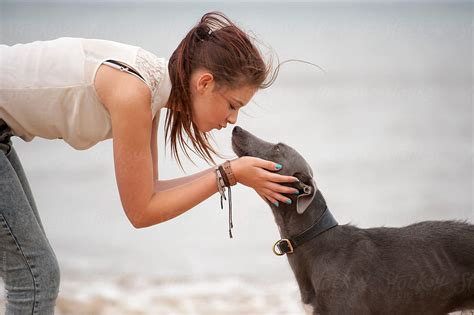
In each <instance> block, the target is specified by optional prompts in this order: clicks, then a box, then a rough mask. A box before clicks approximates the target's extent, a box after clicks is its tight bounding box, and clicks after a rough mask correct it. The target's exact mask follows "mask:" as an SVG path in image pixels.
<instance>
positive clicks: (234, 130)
mask: <svg viewBox="0 0 474 315" xmlns="http://www.w3.org/2000/svg"><path fill="white" fill-rule="evenodd" d="M241 131H242V128H240V127H239V126H235V127H234V129H232V134H233V135H234V134H236V133H238V132H241Z"/></svg>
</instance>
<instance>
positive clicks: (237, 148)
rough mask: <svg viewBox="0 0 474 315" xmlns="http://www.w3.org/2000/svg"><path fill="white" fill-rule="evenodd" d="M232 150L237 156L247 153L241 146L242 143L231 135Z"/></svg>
mask: <svg viewBox="0 0 474 315" xmlns="http://www.w3.org/2000/svg"><path fill="white" fill-rule="evenodd" d="M232 150H233V151H234V153H235V154H237V156H238V157H241V156H244V155H248V154H247V151H246V150H245V149H244V148H243V145H242V144H240V143H239V141H238V140H237V139H235V138H234V137H232Z"/></svg>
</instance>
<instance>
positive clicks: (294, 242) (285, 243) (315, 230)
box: [273, 207, 338, 256]
mask: <svg viewBox="0 0 474 315" xmlns="http://www.w3.org/2000/svg"><path fill="white" fill-rule="evenodd" d="M336 225H338V223H337V221H336V219H334V217H333V216H332V213H331V212H330V211H329V209H328V208H327V207H326V209H325V210H324V212H323V214H322V215H321V216H320V217H319V219H318V220H316V222H315V223H314V224H313V225H312V226H310V227H309V228H308V229H306V230H305V231H303V232H302V233H300V234H298V235H296V236H294V237H290V238H284V239H281V240H279V241H278V242H276V243H275V245H273V252H274V253H275V255H278V256H282V255H284V254H291V253H293V251H294V250H295V249H296V248H297V247H298V246H300V245H301V244H303V243H305V242H307V241H309V240H310V239H313V238H315V237H316V236H318V235H319V234H321V233H324V232H326V231H327V230H329V229H331V228H333V227H335V226H336ZM277 247H278V250H279V251H277V250H276V248H277Z"/></svg>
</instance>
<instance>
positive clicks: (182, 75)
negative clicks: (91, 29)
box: [0, 12, 296, 314]
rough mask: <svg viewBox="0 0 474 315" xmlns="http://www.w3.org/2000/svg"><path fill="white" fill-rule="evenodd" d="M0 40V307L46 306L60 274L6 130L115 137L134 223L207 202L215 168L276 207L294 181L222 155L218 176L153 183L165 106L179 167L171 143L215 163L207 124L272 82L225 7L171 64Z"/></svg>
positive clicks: (100, 50) (231, 113)
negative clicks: (0, 286)
mask: <svg viewBox="0 0 474 315" xmlns="http://www.w3.org/2000/svg"><path fill="white" fill-rule="evenodd" d="M0 47H1V48H0V58H1V62H0V253H1V255H2V256H1V257H0V259H1V262H2V265H1V267H2V268H0V276H2V277H3V279H4V282H5V288H6V291H7V305H6V309H7V314H13V313H15V314H17V313H18V314H31V313H34V314H52V313H54V305H55V301H56V298H57V295H58V290H59V282H60V271H59V266H58V262H57V259H56V256H55V254H54V251H53V249H52V248H51V246H50V244H49V241H48V238H47V236H46V234H45V231H44V229H43V226H42V223H41V219H40V216H39V213H38V210H37V208H36V205H35V201H34V198H33V195H32V193H31V190H30V187H29V184H28V181H27V178H26V176H25V173H24V170H23V168H22V165H21V163H20V160H19V158H18V156H17V153H16V151H15V149H14V147H13V146H12V142H11V139H10V138H11V137H12V136H18V137H20V138H22V139H23V140H25V141H31V140H32V139H33V138H34V137H35V136H39V137H43V138H46V139H63V140H64V141H65V142H66V143H68V144H69V145H71V146H72V147H73V148H75V149H78V150H84V149H87V148H90V147H91V146H93V145H95V144H96V143H97V142H99V141H102V140H105V139H110V138H112V139H113V154H114V167H115V175H116V181H117V186H118V189H119V194H120V200H121V202H122V206H123V210H124V211H125V213H126V215H127V217H128V219H129V220H130V222H131V224H132V225H133V226H134V227H136V228H143V227H148V226H152V225H155V224H158V223H161V222H164V221H166V220H169V219H172V218H174V217H176V216H178V215H180V214H182V213H183V212H185V211H187V210H189V209H191V208H193V207H194V206H196V205H197V204H199V203H201V202H202V201H203V200H205V199H207V198H209V197H210V196H212V195H213V194H215V193H216V192H218V190H219V184H216V183H219V174H220V175H223V176H224V177H225V178H226V181H225V183H226V186H230V185H233V184H235V183H236V182H238V183H241V184H243V185H246V186H248V187H251V188H253V189H255V191H256V192H257V193H258V194H259V195H260V196H261V197H262V198H264V200H269V201H270V202H273V203H276V204H277V203H278V202H288V200H289V199H288V198H287V197H285V196H283V194H286V193H294V189H293V188H290V187H287V186H284V185H282V183H285V182H293V181H295V180H296V178H295V177H292V176H282V175H279V174H276V173H275V172H274V171H277V170H279V169H280V168H281V167H282V166H281V165H278V164H276V163H274V162H272V161H266V160H261V159H258V158H253V157H241V158H237V159H234V160H232V161H230V163H227V162H226V167H225V171H223V172H222V173H221V172H218V169H217V167H212V168H209V169H207V170H204V171H202V172H200V173H196V174H194V175H191V176H186V177H182V178H177V179H172V180H159V177H158V163H157V156H158V155H157V128H158V122H159V117H160V110H161V109H162V108H164V107H166V108H167V109H168V111H167V116H166V121H165V130H166V133H165V138H166V139H168V137H169V139H170V143H171V149H172V152H173V155H174V156H175V158H176V160H177V162H178V163H179V165H181V162H180V159H179V155H178V150H177V147H178V145H179V146H180V147H181V148H182V149H183V151H184V153H185V154H186V156H188V158H189V155H188V153H187V149H191V150H194V151H195V152H196V153H197V154H198V155H199V156H201V157H202V158H203V159H205V160H206V161H207V162H210V163H212V164H215V163H214V160H213V158H212V155H213V154H215V155H219V154H218V153H217V152H216V151H215V150H214V148H213V147H212V146H211V145H210V144H209V142H208V132H209V131H211V130H213V129H218V130H220V129H221V128H225V127H227V124H228V123H230V124H235V123H236V121H237V116H238V113H239V110H240V109H241V108H242V107H244V106H245V105H246V104H247V103H248V102H249V101H250V99H251V98H252V97H253V95H254V94H255V92H256V91H257V90H258V89H260V88H265V87H267V86H269V85H270V84H271V82H272V81H273V80H270V82H267V83H265V80H266V79H267V76H268V74H269V67H267V66H266V65H265V63H264V61H263V59H262V57H261V55H260V53H259V51H258V50H257V49H256V47H255V46H254V44H253V43H252V42H251V40H250V39H249V37H248V35H247V34H245V33H244V32H243V31H242V30H240V29H239V28H238V27H237V26H236V25H235V24H233V23H232V22H231V21H230V20H229V19H227V18H226V17H225V16H224V15H223V14H222V13H219V12H210V13H207V14H205V15H204V16H203V17H202V18H201V20H200V22H199V23H197V25H195V26H194V27H193V28H192V29H191V30H190V31H189V33H188V34H187V35H186V37H185V38H184V39H183V40H182V41H181V43H180V44H179V46H178V47H177V49H176V50H175V51H174V52H173V54H172V56H171V58H170V59H169V61H167V60H165V59H163V58H158V57H157V56H155V55H154V54H152V53H150V52H148V51H146V50H144V49H142V48H140V47H136V46H131V45H126V44H122V43H117V42H112V41H106V40H97V39H84V38H58V39H56V40H50V41H36V42H33V43H28V44H18V45H14V46H11V47H9V46H5V45H2V46H0ZM273 79H274V77H273ZM183 134H185V135H186V136H187V137H188V138H189V139H190V140H191V143H192V146H193V148H191V147H190V146H189V145H188V144H187V142H185V140H184V138H183ZM219 156H220V155H219ZM216 169H217V170H216ZM221 170H223V168H221ZM218 173H219V174H218ZM231 179H232V180H231ZM290 202H291V201H290Z"/></svg>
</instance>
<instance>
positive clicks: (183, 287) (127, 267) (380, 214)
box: [0, 0, 474, 315]
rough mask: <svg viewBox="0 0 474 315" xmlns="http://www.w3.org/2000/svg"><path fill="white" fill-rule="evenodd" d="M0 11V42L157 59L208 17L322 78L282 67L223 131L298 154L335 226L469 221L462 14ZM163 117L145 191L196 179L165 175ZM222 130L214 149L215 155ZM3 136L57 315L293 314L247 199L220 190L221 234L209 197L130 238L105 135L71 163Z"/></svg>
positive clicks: (467, 23) (282, 6)
mask: <svg viewBox="0 0 474 315" xmlns="http://www.w3.org/2000/svg"><path fill="white" fill-rule="evenodd" d="M0 3H1V4H0V43H1V44H5V45H13V44H16V43H27V42H31V41H36V40H48V39H55V38H58V37H63V36H67V37H88V38H101V39H108V40H114V41H119V42H124V43H128V44H133V45H136V46H141V47H143V48H145V49H147V50H149V51H151V52H153V53H155V54H156V55H158V56H160V57H165V58H169V56H170V55H171V53H172V52H173V50H174V49H175V47H176V46H177V45H178V43H179V42H180V41H181V39H182V38H183V37H184V35H185V34H186V33H187V32H188V30H189V29H190V28H191V27H192V26H193V25H194V24H195V23H196V22H197V21H198V20H199V19H200V17H201V16H202V15H203V14H204V13H206V12H208V11H212V10H219V11H222V12H224V13H225V14H226V15H228V16H229V17H230V18H231V19H232V20H233V21H234V22H235V23H237V24H238V25H239V26H241V27H242V28H243V29H244V30H245V31H247V32H250V33H251V34H252V35H253V36H255V37H256V38H257V39H258V40H259V41H260V46H259V47H260V49H261V50H262V52H263V53H264V54H265V56H267V57H270V56H273V57H274V58H276V57H278V58H279V60H280V61H283V60H286V59H302V60H305V61H309V62H312V63H314V64H317V65H318V66H320V67H322V68H323V69H324V70H325V72H323V71H321V70H320V69H318V68H317V67H313V66H310V65H308V64H303V63H297V62H290V63H286V64H284V65H283V66H282V67H281V69H280V74H279V76H278V79H277V81H276V82H275V83H274V84H273V85H272V86H271V87H270V88H268V89H266V90H261V91H259V92H258V93H257V94H256V95H255V97H254V98H253V100H252V101H251V102H250V103H249V104H248V105H247V106H246V107H245V108H244V109H243V110H241V113H240V115H239V120H238V123H237V124H238V125H240V126H242V127H243V128H245V129H248V130H249V131H251V132H253V133H255V134H257V135H258V136H259V137H261V138H263V139H266V140H268V141H272V142H278V141H281V142H284V143H286V144H288V145H290V146H292V147H294V148H295V149H296V150H298V151H299V152H300V153H301V154H302V155H303V156H304V157H305V159H306V160H307V161H308V162H309V163H310V164H311V166H312V168H313V171H314V174H315V180H316V182H317V184H318V187H319V188H320V190H321V191H322V193H323V195H324V196H325V198H326V201H327V203H328V205H329V208H330V209H331V211H332V213H333V214H334V216H335V217H336V219H337V220H338V221H339V223H340V224H346V223H350V224H354V225H357V226H359V227H374V226H392V227H400V226H404V225H408V224H411V223H414V222H417V221H422V220H451V219H456V220H469V221H470V222H473V219H474V213H473V194H472V193H473V190H472V184H473V159H472V157H473V124H472V123H473V102H472V98H473V51H472V50H473V4H472V2H458V1H445V2H430V1H421V2H413V1H404V2H392V1H380V2H360V1H347V2H341V1H332V2H318V1H307V2H283V1H254V2H238V1H222V2H202V1H192V2H163V1H138V0H137V1H128V2H124V1H120V2H119V1H112V0H111V1H49V2H43V1H26V2H25V1H1V2H0ZM164 117H165V109H163V110H162V112H161V119H162V120H161V122H160V129H159V140H158V141H159V147H158V151H159V172H160V178H162V179H169V178H175V177H180V176H184V175H189V174H192V173H196V172H199V171H201V170H203V169H204V168H208V167H209V166H208V165H207V164H205V163H204V162H203V161H201V160H199V159H198V158H195V159H194V161H195V163H196V165H193V164H192V163H190V162H188V161H186V160H185V163H184V165H185V169H186V172H187V173H183V172H182V171H181V170H180V169H179V167H178V166H177V165H176V163H175V161H174V160H173V159H172V158H171V155H170V149H169V147H167V148H166V149H167V150H166V152H165V142H164V136H163V134H164V133H163V125H164ZM231 129H232V126H229V127H228V128H227V130H222V131H221V132H217V133H215V136H214V138H215V141H216V144H217V146H218V148H219V149H220V150H221V152H223V153H224V154H227V155H228V156H229V157H233V155H232V151H231V146H230V137H231V131H232V130H231ZM12 140H13V143H14V147H15V148H16V150H17V153H18V155H19V157H20V159H21V160H22V163H23V167H24V168H25V171H26V173H27V175H28V177H29V181H30V185H31V188H32V190H33V194H34V196H35V198H36V202H37V205H38V209H39V211H40V214H41V217H42V220H43V224H44V226H45V229H46V233H47V235H48V236H49V239H50V242H51V244H52V246H53V248H54V249H55V252H56V255H57V257H58V260H59V263H60V266H61V277H62V279H61V289H60V297H59V299H58V303H57V312H58V314H63V315H64V314H206V315H208V314H259V315H261V314H303V309H302V307H301V306H300V303H299V300H300V298H299V291H298V287H297V285H296V281H295V280H294V277H293V273H292V271H291V268H290V266H289V264H288V261H287V259H286V258H285V257H277V256H275V255H274V254H273V253H272V250H271V248H272V245H273V243H274V242H275V241H276V240H278V239H279V233H278V229H277V226H276V224H275V222H274V219H273V216H272V214H271V211H270V209H269V208H268V206H267V205H266V204H265V203H264V202H263V201H262V200H261V199H260V197H258V195H257V194H256V193H255V192H254V191H253V190H252V189H250V188H248V187H245V186H242V185H238V186H236V187H234V189H233V191H232V195H233V200H234V204H233V208H234V215H233V218H234V229H233V234H234V238H233V239H229V236H228V231H227V229H228V226H227V224H228V222H227V219H228V212H227V207H225V208H224V210H221V209H220V205H219V198H218V195H217V194H216V195H214V196H212V197H211V198H209V199H208V200H206V201H204V202H203V203H201V204H200V205H199V206H197V207H195V208H194V209H192V210H190V211H188V212H186V213H185V214H183V215H181V216H179V217H177V218H175V219H174V220H171V221H168V222H165V223H162V224H159V225H156V226H153V227H149V228H145V229H138V230H137V229H134V228H133V226H132V225H131V224H130V223H129V222H128V220H127V218H126V216H125V214H124V212H123V210H122V207H121V202H120V197H119V194H118V189H117V186H116V182H115V175H114V166H113V155H112V153H113V151H112V140H107V141H104V142H101V143H99V144H97V145H95V146H94V147H92V148H90V149H88V150H85V151H77V150H74V149H73V148H72V147H69V146H68V145H67V144H66V143H65V142H63V141H62V140H55V141H51V140H45V139H40V138H35V139H34V140H33V141H31V142H24V141H23V140H21V139H20V138H18V137H14V138H12ZM219 161H221V160H219ZM283 167H284V166H283ZM4 294H5V293H3V291H2V293H1V294H0V296H1V299H2V300H3V303H4V299H5V296H4ZM0 304H1V303H0Z"/></svg>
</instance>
